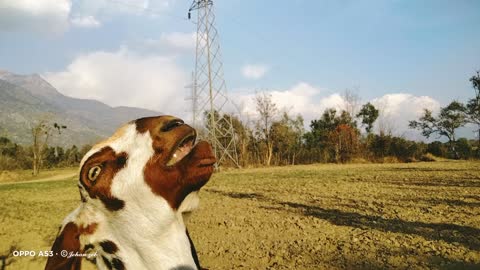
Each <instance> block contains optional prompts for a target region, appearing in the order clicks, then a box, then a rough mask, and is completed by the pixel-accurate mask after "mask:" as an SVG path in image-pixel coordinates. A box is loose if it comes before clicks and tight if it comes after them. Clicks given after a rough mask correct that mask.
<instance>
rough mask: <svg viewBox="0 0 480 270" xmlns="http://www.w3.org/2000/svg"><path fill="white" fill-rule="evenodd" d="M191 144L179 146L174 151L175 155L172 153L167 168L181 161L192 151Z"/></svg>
mask: <svg viewBox="0 0 480 270" xmlns="http://www.w3.org/2000/svg"><path fill="white" fill-rule="evenodd" d="M192 148H193V147H192V143H187V144H185V145H183V146H180V147H178V148H177V150H175V153H173V156H172V158H171V159H170V160H169V161H168V163H167V166H171V165H174V164H175V163H177V162H178V161H180V160H182V159H183V158H184V157H185V156H186V155H188V153H190V151H191V150H192Z"/></svg>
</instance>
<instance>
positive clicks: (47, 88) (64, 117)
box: [0, 70, 161, 146]
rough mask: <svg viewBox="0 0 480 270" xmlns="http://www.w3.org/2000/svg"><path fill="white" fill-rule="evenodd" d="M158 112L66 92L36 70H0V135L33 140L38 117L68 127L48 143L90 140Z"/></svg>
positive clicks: (13, 139) (94, 140)
mask: <svg viewBox="0 0 480 270" xmlns="http://www.w3.org/2000/svg"><path fill="white" fill-rule="evenodd" d="M159 114H161V113H159V112H156V111H152V110H146V109H141V108H134V107H123V106H121V107H111V106H109V105H107V104H105V103H102V102H100V101H97V100H91V99H78V98H72V97H68V96H65V95H63V94H61V93H60V92H59V91H58V90H57V89H55V88H54V87H53V86H52V85H51V84H49V83H48V82H47V81H45V80H44V79H43V78H42V77H41V76H39V75H38V74H32V75H18V74H14V73H11V72H8V71H4V70H0V136H4V137H7V138H9V139H10V140H12V141H14V142H16V143H19V144H23V145H30V144H32V135H31V128H32V127H33V126H34V125H35V123H38V121H40V120H48V123H50V124H51V125H53V123H58V124H60V125H65V126H66V127H67V128H66V129H64V130H62V132H61V134H58V133H54V135H53V136H52V138H51V140H50V144H51V145H59V146H71V145H77V146H80V145H84V144H92V143H95V142H96V141H99V140H101V139H103V138H106V137H108V136H110V135H111V134H112V133H113V132H114V131H115V130H116V129H117V128H118V127H119V126H121V125H122V124H124V123H126V122H128V121H130V120H132V119H136V118H140V117H146V116H153V115H159Z"/></svg>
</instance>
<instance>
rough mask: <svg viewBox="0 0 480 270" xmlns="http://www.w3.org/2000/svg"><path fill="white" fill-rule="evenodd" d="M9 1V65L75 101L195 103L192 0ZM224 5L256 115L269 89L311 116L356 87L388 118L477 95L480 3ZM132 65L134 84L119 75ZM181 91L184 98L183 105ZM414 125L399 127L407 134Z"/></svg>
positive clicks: (231, 48)
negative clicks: (189, 88)
mask: <svg viewBox="0 0 480 270" xmlns="http://www.w3.org/2000/svg"><path fill="white" fill-rule="evenodd" d="M3 2H4V3H0V32H1V35H2V38H1V42H0V68H1V69H6V70H10V71H13V72H17V73H40V74H42V76H44V77H45V78H46V79H47V80H49V81H50V82H51V83H52V84H53V85H54V86H56V87H57V88H58V89H59V90H60V91H61V92H63V93H65V94H67V95H71V96H75V97H83V98H96V99H100V100H102V101H104V102H106V103H107V104H110V105H114V106H116V105H132V106H141V107H148V108H151V109H156V110H159V111H162V112H165V111H167V112H170V111H172V112H173V113H176V114H183V113H184V112H185V109H182V110H179V109H177V108H178V107H182V106H183V107H185V104H183V105H182V102H185V100H184V98H183V96H184V95H186V91H185V89H184V88H183V87H184V86H185V85H186V84H188V79H189V74H190V72H191V71H192V69H193V64H194V43H193V40H194V39H193V34H194V33H193V32H194V31H195V25H194V24H193V23H192V21H188V20H186V19H185V18H186V14H187V10H188V8H189V6H190V4H191V1H190V0H188V1H187V0H185V1H167V0H151V1H147V0H118V1H117V0H105V1H103V0H75V1H70V0H6V1H3ZM214 3H215V10H216V18H217V21H216V25H217V28H218V30H219V32H220V38H221V45H222V54H223V61H224V66H225V78H226V81H227V85H228V88H229V91H230V93H231V95H232V96H234V98H235V99H236V100H242V101H243V103H242V104H243V107H244V110H243V112H245V113H252V114H254V112H253V111H254V108H252V106H253V105H252V104H251V98H252V96H253V94H254V93H255V91H259V90H263V91H270V92H271V93H272V95H273V96H274V99H275V100H276V101H277V103H278V104H279V106H280V107H282V106H286V107H288V106H290V107H289V108H288V109H289V110H290V111H291V112H293V113H302V114H304V115H305V118H306V120H307V122H308V120H311V119H313V118H315V117H317V115H319V113H321V111H322V110H323V109H324V108H325V107H328V106H334V107H335V106H340V105H339V102H340V101H339V97H340V96H341V93H342V91H344V90H345V89H347V88H348V89H353V90H355V91H356V92H357V93H358V95H359V96H360V97H361V98H362V101H364V102H366V101H376V102H377V103H378V102H379V104H380V103H382V100H385V99H388V100H389V102H388V103H387V104H385V102H383V106H384V107H388V108H386V109H385V111H386V114H387V113H390V115H389V117H387V118H386V119H384V121H386V122H388V121H395V119H397V118H398V117H401V116H405V115H408V116H409V117H414V116H418V113H419V111H421V110H418V107H422V106H425V107H428V108H431V109H433V110H436V109H438V107H439V106H444V105H446V104H447V103H448V102H449V101H451V100H453V99H458V100H460V101H466V99H468V98H470V97H472V96H473V89H472V88H471V84H470V82H469V81H468V79H469V78H470V77H471V76H472V75H473V74H474V72H475V71H476V70H479V69H480V36H479V35H478V30H479V26H480V2H479V1H474V0H472V1H462V0H458V1H413V0H412V1H399V0H388V1H387V0H385V1H373V0H372V1H348V0H344V1H333V0H332V1H306V0H297V1H250V0H228V1H227V0H217V1H214ZM42 5H43V6H42ZM189 37H192V38H191V39H190V38H189ZM189 42H190V43H189ZM121 66H123V69H122V68H120V67H121ZM156 67H159V68H158V73H156V72H155V70H156ZM248 67H249V68H250V70H251V72H250V73H248V72H246V69H248ZM95 69H98V70H96V72H95V73H93V71H92V70H95ZM108 70H111V73H108V72H107V71H108ZM88 72H90V73H91V74H87V73H88ZM123 72H125V73H129V74H131V76H127V77H128V82H130V81H132V83H131V84H129V83H128V82H126V81H123V82H117V83H112V82H111V81H112V80H115V78H117V77H116V76H115V74H117V75H118V73H123ZM159 73H161V74H159ZM135 74H137V76H134V75H135ZM162 74H163V75H162ZM165 74H166V75H165ZM167 75H168V76H167ZM135 77H141V79H138V80H141V81H135V80H136V79H135ZM145 82H149V83H148V84H147V85H143V83H145ZM152 85H153V86H152ZM127 87H138V88H141V89H143V88H144V89H146V90H145V92H141V89H135V91H137V92H139V93H142V95H143V96H144V97H143V98H142V97H140V96H138V95H140V94H139V93H137V95H136V96H131V97H129V96H128V93H129V89H127ZM118 88H125V89H120V90H118V91H120V93H123V94H124V95H123V94H121V95H120V96H125V99H124V100H122V99H121V98H119V97H118V95H117V94H115V93H117V92H116V91H117V89H118ZM167 88H168V89H167ZM155 89H158V91H157V92H161V93H162V95H157V94H153V92H155V91H156V90H155ZM130 92H131V91H130ZM162 96H163V97H165V100H162ZM175 97H176V98H178V99H179V100H182V102H180V101H178V102H175V103H174V105H175V107H172V106H173V105H172V103H171V102H170V101H169V99H171V98H175ZM155 98H158V102H155V103H149V102H151V100H152V99H155ZM155 104H158V106H156V105H155ZM412 104H414V106H415V107H414V108H412V107H411V106H413V105H412ZM380 105H381V104H380ZM409 106H410V107H409ZM306 108H309V109H306ZM388 111H390V112H388ZM405 111H413V112H412V113H411V114H408V113H407V114H405ZM410 120H411V119H410ZM405 121H407V120H405V119H403V122H404V123H403V124H401V125H400V126H397V127H394V128H393V129H396V130H395V131H396V132H397V133H399V134H403V133H402V132H405Z"/></svg>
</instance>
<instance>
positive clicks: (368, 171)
mask: <svg viewBox="0 0 480 270" xmlns="http://www.w3.org/2000/svg"><path fill="white" fill-rule="evenodd" d="M74 179H75V178H69V179H67V180H59V181H50V182H39V183H26V184H10V185H1V186H0V252H1V254H0V255H3V254H4V253H5V252H6V250H8V248H9V247H10V246H11V245H16V246H17V247H18V248H21V249H24V250H25V249H29V250H37V251H38V250H44V249H47V250H48V249H49V248H50V246H51V243H52V242H53V239H54V237H55V234H56V232H57V228H58V225H59V223H60V222H61V220H62V219H63V218H64V217H65V215H67V214H68V213H69V212H70V211H71V210H72V209H73V208H74V207H75V206H76V205H77V204H78V191H77V189H76V185H75V180H74ZM200 196H201V205H200V209H199V210H198V211H196V212H195V213H194V214H193V216H192V217H191V219H190V220H189V221H188V227H189V231H190V235H191V237H192V239H193V241H194V242H195V244H196V248H197V251H198V253H199V257H200V261H201V263H202V266H203V267H206V268H209V269H480V163H479V162H453V161H445V162H433V163H410V164H361V165H355V164H352V165H309V166H291V167H280V168H278V167H277V168H265V169H242V170H231V171H224V172H220V173H216V174H214V176H213V177H212V179H211V181H210V182H209V183H208V184H207V185H206V186H205V187H204V188H203V189H202V191H201V193H200ZM0 263H1V262H0ZM44 263H45V260H44V259H43V258H39V257H35V258H18V257H17V258H14V260H12V264H11V265H9V266H8V267H7V268H6V269H7V270H10V269H42V267H43V266H44ZM89 269H92V268H89Z"/></svg>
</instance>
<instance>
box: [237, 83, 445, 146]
mask: <svg viewBox="0 0 480 270" xmlns="http://www.w3.org/2000/svg"><path fill="white" fill-rule="evenodd" d="M327 92H329V93H330V94H328V95H326V94H325V93H327ZM268 93H270V94H271V95H272V99H273V101H274V102H275V103H276V104H277V107H278V108H279V109H280V111H283V110H286V111H288V112H289V113H290V114H293V115H296V114H301V115H302V116H303V117H304V120H305V122H304V123H305V127H306V128H308V127H309V125H310V122H311V121H312V120H314V119H318V118H320V117H321V116H322V114H323V112H324V111H325V109H328V108H334V109H336V110H337V111H341V110H343V109H344V108H345V101H344V99H343V97H342V95H341V94H340V93H331V92H330V91H326V90H323V89H320V88H317V87H314V86H312V85H310V84H308V83H305V82H301V83H298V84H296V85H294V86H293V87H291V88H290V89H287V90H271V91H268ZM232 97H233V100H235V102H236V103H237V104H238V105H239V107H240V108H241V112H240V113H241V114H242V116H243V117H248V118H249V119H255V118H256V117H257V113H256V109H255V101H254V98H255V94H252V93H251V91H250V93H247V94H245V93H239V92H238V91H237V92H233V93H232ZM370 102H372V104H373V105H374V106H376V107H377V108H378V109H379V110H380V117H379V119H378V120H377V122H376V123H375V128H376V132H379V130H380V129H383V130H384V131H386V132H389V131H391V132H392V133H393V134H394V135H397V136H405V137H406V138H409V139H421V138H422V137H421V135H420V133H419V132H418V131H415V130H411V129H409V128H408V121H410V120H415V119H418V118H419V117H420V116H421V115H422V113H423V110H424V108H427V109H430V110H432V111H434V112H437V111H438V110H439V108H440V103H439V102H438V101H437V100H435V99H433V98H431V97H428V96H415V95H413V94H409V93H394V94H387V95H384V96H381V97H379V98H375V99H373V100H370ZM364 103H366V102H364Z"/></svg>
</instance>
